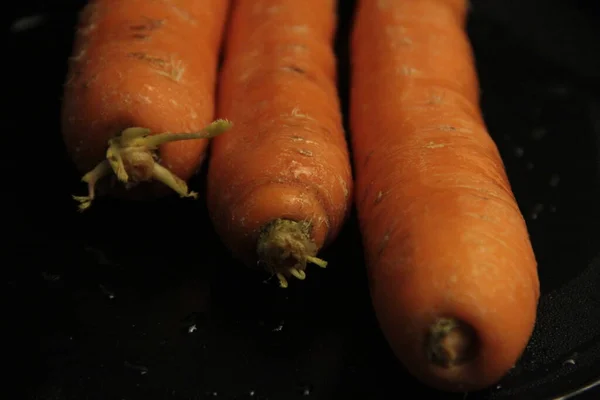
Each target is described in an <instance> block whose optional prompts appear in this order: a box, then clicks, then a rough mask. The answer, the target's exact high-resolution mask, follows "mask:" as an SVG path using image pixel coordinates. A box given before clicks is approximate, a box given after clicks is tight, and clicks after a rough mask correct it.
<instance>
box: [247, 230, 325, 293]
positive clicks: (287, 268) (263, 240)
mask: <svg viewBox="0 0 600 400" xmlns="http://www.w3.org/2000/svg"><path fill="white" fill-rule="evenodd" d="M310 230H311V224H310V222H308V221H300V222H298V221H291V220H287V219H276V220H274V221H272V222H270V223H269V224H267V225H266V226H265V227H264V228H263V229H262V232H261V234H260V237H259V239H258V244H257V254H258V258H259V260H260V261H261V262H263V263H264V264H265V265H266V269H267V270H268V271H269V272H271V273H273V274H275V275H276V276H277V278H278V279H279V286H281V287H282V288H286V287H288V282H287V278H289V277H290V276H293V277H295V278H296V279H299V280H304V279H306V272H305V270H306V265H307V263H309V262H310V263H313V264H316V265H318V266H320V267H322V268H325V267H326V266H327V262H325V261H324V260H321V259H319V258H317V257H315V255H316V253H317V246H316V245H315V243H314V242H313V241H312V239H311V235H310Z"/></svg>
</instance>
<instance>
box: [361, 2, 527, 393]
mask: <svg viewBox="0 0 600 400" xmlns="http://www.w3.org/2000/svg"><path fill="white" fill-rule="evenodd" d="M466 13H467V1H466V0H419V1H394V0H387V1H386V0H381V1H371V0H358V2H357V9H356V14H355V20H354V27H353V32H352V38H351V44H350V46H351V47H350V51H351V70H352V71H351V75H352V76H351V96H350V128H351V140H352V143H351V144H352V150H353V162H354V166H355V176H356V181H355V187H356V190H355V202H356V208H357V214H358V219H359V223H360V230H361V234H362V240H363V248H364V251H365V257H366V263H367V267H368V268H367V269H368V275H369V282H370V291H371V298H372V302H373V307H374V310H375V312H376V315H377V319H378V321H379V324H380V327H381V329H382V332H383V334H384V335H385V337H386V338H387V341H388V343H389V344H390V347H391V348H392V350H393V351H394V353H395V355H396V356H397V358H398V359H399V360H400V361H401V362H402V364H403V365H404V367H405V368H406V369H407V370H408V371H409V372H410V373H412V374H413V375H414V376H415V377H416V378H418V379H419V380H421V381H422V382H424V383H427V384H429V385H430V386H433V387H436V388H438V389H441V390H448V391H463V392H464V391H471V390H478V389H483V388H485V387H488V386H490V385H492V384H494V383H496V382H497V381H498V380H499V379H501V378H502V377H503V376H504V375H505V374H506V373H507V372H508V370H509V369H510V368H512V367H513V366H514V364H515V363H516V361H517V360H518V358H519V357H520V355H521V354H522V352H523V350H524V349H525V346H526V345H527V342H528V340H529V338H530V336H531V333H532V331H533V327H534V323H535V318H536V310H537V302H538V299H539V280H538V275H537V263H536V259H535V254H534V252H533V248H532V246H531V242H530V240H529V234H528V231H527V226H526V224H525V220H524V218H523V216H522V214H521V212H520V209H519V206H518V204H517V202H516V200H515V198H514V195H513V193H512V190H511V187H510V183H509V180H508V177H507V175H506V171H505V169H504V165H503V162H502V159H501V157H500V154H499V152H498V149H497V147H496V145H495V143H494V141H493V140H492V138H491V137H490V135H489V133H488V132H487V128H486V126H485V122H484V119H483V116H482V113H481V110H480V107H479V83H478V79H477V73H476V69H475V63H474V59H473V56H472V50H471V47H470V43H469V40H468V36H467V34H466V32H465V28H464V24H465V19H466Z"/></svg>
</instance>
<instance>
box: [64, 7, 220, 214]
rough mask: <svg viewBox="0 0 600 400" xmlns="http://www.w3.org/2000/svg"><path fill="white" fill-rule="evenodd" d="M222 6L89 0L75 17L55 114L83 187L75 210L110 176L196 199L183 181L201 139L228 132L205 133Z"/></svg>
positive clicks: (203, 143) (202, 146)
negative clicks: (158, 185) (152, 182)
mask: <svg viewBox="0 0 600 400" xmlns="http://www.w3.org/2000/svg"><path fill="white" fill-rule="evenodd" d="M228 3H229V2H228V1H226V0H153V1H148V0H123V1H111V0H92V1H90V2H89V3H88V4H87V5H86V6H85V8H84V9H83V10H82V12H81V15H80V19H79V23H78V26H77V31H76V37H75V43H74V46H73V55H72V57H71V58H70V60H69V71H68V75H67V79H66V83H65V90H64V99H63V111H62V130H63V138H64V141H65V144H66V146H67V150H68V152H69V154H70V156H71V158H72V159H73V161H74V163H75V164H76V166H77V168H78V169H79V171H80V172H81V173H86V175H85V176H84V179H83V180H84V181H86V182H88V184H89V186H90V193H89V194H88V196H81V197H78V198H77V199H78V200H79V201H80V202H81V208H82V209H84V208H86V207H88V206H89V204H90V202H91V200H92V199H93V197H94V186H95V184H96V181H98V180H99V179H101V178H103V177H105V176H107V175H109V174H111V173H113V172H114V174H115V175H116V176H117V177H118V179H119V180H120V181H122V182H124V183H126V184H127V186H131V185H134V184H136V183H138V182H141V181H146V180H152V179H154V180H158V181H161V182H162V183H164V184H165V185H167V186H169V187H171V188H172V189H173V190H175V191H176V192H177V193H179V194H180V195H182V196H195V194H194V193H193V192H189V191H188V189H187V185H186V182H185V181H186V180H188V179H189V178H190V177H191V176H192V174H194V172H195V171H196V170H197V169H198V167H199V166H200V165H201V163H202V160H203V159H204V156H205V152H206V147H207V140H206V138H210V137H211V136H213V135H216V134H219V133H220V132H222V131H223V130H225V129H226V128H227V127H228V124H227V123H226V122H223V121H220V122H217V123H216V124H215V125H210V126H207V125H208V124H209V122H210V121H211V120H212V119H213V117H214V95H215V93H214V92H215V83H216V69H217V63H218V55H219V47H220V43H221V36H222V31H223V26H224V24H225V19H226V13H227V8H228ZM129 128H132V129H129ZM125 132H127V133H125ZM122 133H123V134H122ZM155 133H160V134H162V136H161V137H160V138H159V137H152V136H153V135H152V134H155ZM171 133H184V134H183V135H179V136H176V135H170V134H171ZM151 137H152V138H151ZM150 138H151V139H150ZM109 141H111V142H110V143H109ZM103 160H104V161H103ZM161 189H162V188H161ZM164 192H165V191H164V190H161V191H160V193H164Z"/></svg>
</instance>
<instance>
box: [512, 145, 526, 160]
mask: <svg viewBox="0 0 600 400" xmlns="http://www.w3.org/2000/svg"><path fill="white" fill-rule="evenodd" d="M513 154H514V155H515V157H517V158H521V157H523V154H525V149H523V148H522V147H521V146H517V147H515V148H514V149H513Z"/></svg>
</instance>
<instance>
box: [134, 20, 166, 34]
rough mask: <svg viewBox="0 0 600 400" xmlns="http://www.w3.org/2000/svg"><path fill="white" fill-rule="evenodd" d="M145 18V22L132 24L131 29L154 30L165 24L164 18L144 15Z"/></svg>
mask: <svg viewBox="0 0 600 400" xmlns="http://www.w3.org/2000/svg"><path fill="white" fill-rule="evenodd" d="M144 19H145V22H143V23H141V24H136V25H131V26H130V27H129V29H131V30H134V31H153V30H156V29H158V28H160V27H161V26H163V24H164V22H165V21H164V20H162V19H152V18H147V17H144Z"/></svg>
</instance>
